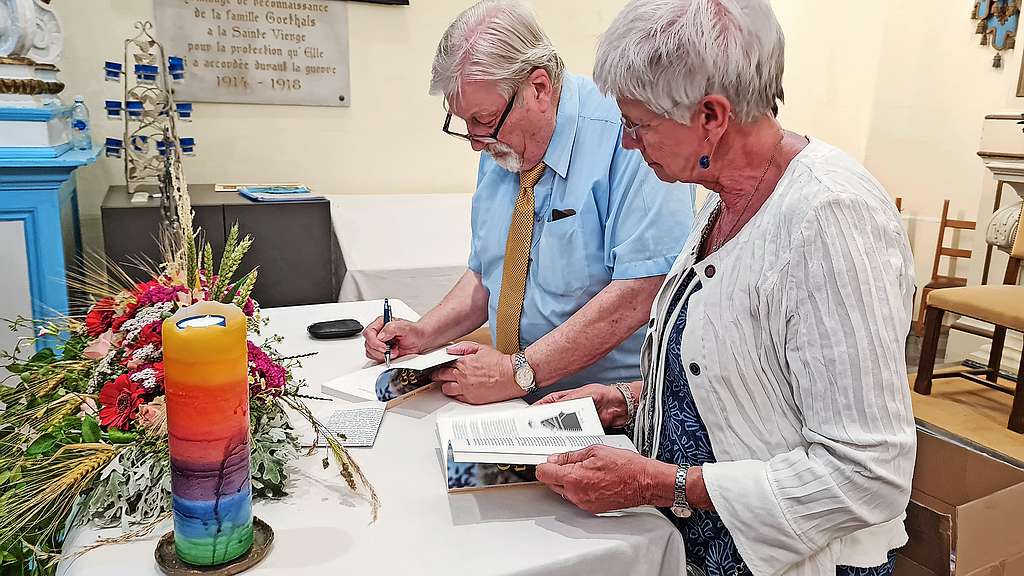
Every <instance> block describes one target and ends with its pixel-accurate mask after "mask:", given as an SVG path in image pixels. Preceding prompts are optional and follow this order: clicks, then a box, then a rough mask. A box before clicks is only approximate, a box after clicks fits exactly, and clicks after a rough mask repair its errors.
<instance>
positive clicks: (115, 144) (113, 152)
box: [104, 138, 124, 158]
mask: <svg viewBox="0 0 1024 576" xmlns="http://www.w3.org/2000/svg"><path fill="white" fill-rule="evenodd" d="M104 150H105V153H106V156H107V157H108V158H120V157H121V152H122V151H123V150H124V142H123V141H121V140H118V139H117V138H107V141H106V144H105V145H104Z"/></svg>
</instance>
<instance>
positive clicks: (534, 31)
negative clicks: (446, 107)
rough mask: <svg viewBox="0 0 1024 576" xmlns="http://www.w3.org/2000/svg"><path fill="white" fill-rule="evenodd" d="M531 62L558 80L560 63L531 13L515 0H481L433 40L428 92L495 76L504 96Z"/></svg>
mask: <svg viewBox="0 0 1024 576" xmlns="http://www.w3.org/2000/svg"><path fill="white" fill-rule="evenodd" d="M535 68H543V69H545V70H547V72H548V76H550V77H551V83H552V84H553V85H554V86H555V87H556V88H558V87H560V86H561V85H562V74H563V71H564V70H565V64H564V63H563V62H562V59H561V58H560V57H559V56H558V52H557V51H556V50H555V46H554V45H553V44H552V43H551V40H549V39H548V37H547V34H545V33H544V30H542V29H541V27H540V24H538V23H537V19H536V18H535V17H534V15H533V13H532V12H530V10H529V8H527V7H526V6H525V5H524V4H523V3H521V2H518V1H516V0H482V1H481V2H478V3H476V4H474V5H473V6H470V7H469V8H467V9H466V10H465V11H463V12H462V13H461V14H459V16H458V17H457V18H455V21H454V22H452V23H451V25H450V26H448V30H446V31H445V33H444V36H442V37H441V41H440V42H439V43H438V45H437V53H436V54H435V56H434V66H433V69H432V75H431V79H430V93H431V94H443V95H444V96H445V98H448V99H451V98H453V97H455V96H456V95H457V94H458V93H459V90H460V88H461V86H462V83H463V82H469V81H494V82H497V84H498V91H499V92H501V94H502V96H504V97H505V98H509V97H511V96H512V94H513V92H515V90H516V88H517V87H518V86H519V84H520V83H521V82H522V81H523V80H525V79H526V77H527V76H529V74H530V72H531V71H532V70H534V69H535Z"/></svg>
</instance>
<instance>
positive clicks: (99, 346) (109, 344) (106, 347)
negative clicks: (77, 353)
mask: <svg viewBox="0 0 1024 576" xmlns="http://www.w3.org/2000/svg"><path fill="white" fill-rule="evenodd" d="M114 340H115V337H114V331H113V330H107V331H106V332H104V333H103V334H100V337H99V338H97V339H95V340H93V341H92V342H91V343H89V345H88V346H86V347H85V350H83V351H82V354H83V355H84V356H85V357H86V358H88V359H90V360H102V359H103V358H104V357H105V356H106V355H107V354H109V353H110V349H111V348H113V347H114Z"/></svg>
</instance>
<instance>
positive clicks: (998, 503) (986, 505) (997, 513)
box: [896, 430, 1024, 576]
mask: <svg viewBox="0 0 1024 576" xmlns="http://www.w3.org/2000/svg"><path fill="white" fill-rule="evenodd" d="M1021 441H1022V442H1024V438H1022V439H1021ZM910 500H911V501H910V505H909V506H908V508H907V521H906V526H907V533H908V534H909V535H910V542H909V543H908V544H907V546H906V547H904V548H903V549H902V550H900V553H899V558H898V559H897V567H896V575H897V576H1024V470H1022V469H1020V468H1017V467H1015V466H1012V465H1010V464H1007V463H1005V462H1001V461H999V460H996V459H995V458H992V457H991V456H988V455H986V454H982V453H981V452H976V451H974V450H971V449H970V448H967V447H965V446H960V445H958V444H954V443H953V442H951V441H949V440H946V439H943V438H939V437H937V436H934V435H932V434H929V433H928V432H925V431H923V430H918V433H917V467H916V469H915V471H914V486H913V492H912V493H911V496H910Z"/></svg>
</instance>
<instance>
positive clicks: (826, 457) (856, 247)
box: [537, 0, 916, 576]
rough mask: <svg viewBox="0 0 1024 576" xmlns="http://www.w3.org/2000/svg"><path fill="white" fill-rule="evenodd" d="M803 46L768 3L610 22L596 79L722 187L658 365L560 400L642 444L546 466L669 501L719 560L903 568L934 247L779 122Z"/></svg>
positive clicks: (632, 119)
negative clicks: (918, 290)
mask: <svg viewBox="0 0 1024 576" xmlns="http://www.w3.org/2000/svg"><path fill="white" fill-rule="evenodd" d="M783 49H784V39H783V34H782V30H781V29H780V27H779V24H778V21H777V20H776V18H775V15H774V13H773V12H772V9H771V7H770V6H769V4H768V2H767V1H766V0H633V1H632V2H630V3H629V4H627V6H626V7H625V8H624V9H623V11H622V13H621V14H620V15H619V16H618V18H617V19H616V20H615V22H614V23H613V24H612V26H611V28H610V29H609V30H608V31H607V32H606V33H605V35H604V37H603V39H602V40H601V43H600V47H599V49H598V55H597V64H596V66H595V72H594V76H595V80H596V82H597V84H598V86H599V87H600V88H601V89H602V90H603V91H605V92H607V93H609V94H611V95H613V96H614V97H615V98H616V99H617V100H618V103H619V107H620V109H621V110H622V115H623V118H624V121H623V126H624V135H623V144H624V145H625V146H627V147H631V148H637V149H639V150H640V151H641V152H642V153H643V156H644V158H645V160H646V161H647V163H648V164H649V165H650V166H651V167H652V168H653V169H654V171H655V172H656V173H657V175H658V176H659V177H660V178H661V179H662V180H665V181H667V182H693V183H698V184H701V185H703V186H704V187H705V188H708V189H709V190H711V191H712V194H711V195H710V197H709V198H708V200H707V202H706V203H705V205H704V207H703V209H702V211H701V213H700V214H699V216H698V217H697V220H696V222H695V226H694V231H693V233H692V234H691V236H690V238H689V240H688V242H687V244H686V246H685V247H684V249H683V252H682V253H681V254H680V255H679V258H678V260H677V261H676V263H675V266H674V267H673V269H672V271H671V272H670V273H669V275H668V276H667V277H666V281H665V283H664V286H663V287H662V289H661V292H660V293H659V295H658V296H657V298H656V299H655V301H654V306H653V311H652V315H651V320H650V323H649V327H648V331H647V337H646V341H645V344H644V347H643V352H642V357H641V371H642V374H643V380H642V381H640V382H633V383H631V384H623V385H618V386H604V385H590V386H586V387H584V388H581V389H578V390H574V391H569V392H559V393H555V394H552V395H551V396H549V397H548V398H546V399H545V400H544V401H548V402H550V401H558V400H564V399H570V398H578V397H583V396H592V397H593V398H594V400H595V402H596V404H597V406H598V409H599V412H600V414H601V418H602V421H603V423H604V424H605V427H606V428H631V429H632V430H633V440H634V443H635V444H636V446H637V448H638V450H639V451H640V454H636V453H633V452H629V451H625V450H616V449H613V448H609V447H604V446H594V447H591V448H588V449H586V450H582V451H579V452H572V453H568V454H560V455H556V456H552V457H551V459H550V460H549V463H548V464H543V465H541V466H539V467H538V470H537V477H538V479H540V480H541V481H543V482H545V483H546V484H548V485H549V486H550V487H551V489H552V490H554V491H556V492H558V493H559V494H561V495H562V496H563V497H564V498H565V499H567V500H569V501H571V502H573V503H574V504H576V505H578V506H580V507H581V508H583V509H585V510H588V511H591V512H601V511H606V510H614V509H620V508H626V507H631V506H636V505H644V504H647V505H654V506H658V507H662V508H667V509H670V512H669V511H666V515H668V517H669V518H670V519H671V520H672V521H673V522H674V523H676V525H677V526H678V528H679V529H680V530H681V531H682V533H683V537H684V541H685V545H686V552H687V562H688V564H689V565H690V567H691V570H692V569H694V568H696V569H699V572H698V573H701V574H709V575H712V574H723V575H729V576H733V575H737V574H738V575H746V574H753V575H755V576H769V575H785V576H811V575H813V576H832V575H837V574H839V575H844V576H853V575H856V576H888V575H889V574H891V572H892V569H893V550H894V549H896V548H898V547H900V546H902V545H903V544H905V543H906V541H907V536H906V533H905V531H904V527H903V519H904V511H905V509H906V505H907V501H908V498H909V495H910V485H911V478H912V475H913V469H914V457H915V445H916V441H915V440H916V436H915V430H914V420H913V415H912V412H911V406H910V397H909V388H908V386H907V379H906V369H905V358H904V348H903V347H904V340H905V338H906V335H907V332H908V330H909V327H910V319H911V307H912V294H913V290H914V277H913V260H912V257H911V254H910V249H909V245H908V242H907V238H906V235H905V233H904V231H903V228H902V227H901V225H900V220H899V215H898V213H897V211H896V209H895V207H894V205H893V203H892V201H891V200H890V198H889V197H888V195H887V193H886V192H885V190H884V189H883V188H882V186H881V184H879V182H878V181H877V180H875V179H874V178H873V177H872V176H871V174H869V173H868V172H867V170H865V169H864V167H863V166H861V165H860V164H858V163H857V161H855V160H854V159H853V158H851V157H849V156H848V155H846V154H844V153H843V152H841V151H840V150H837V149H836V148H833V147H832V146H830V145H828V144H826V143H824V142H822V141H820V140H817V139H813V138H806V137H804V136H802V135H799V134H795V133H793V132H789V131H787V130H785V129H783V128H782V127H781V126H780V125H779V123H778V121H777V120H776V119H775V115H774V114H773V112H772V110H773V107H774V105H775V103H776V101H777V100H781V98H782V71H783ZM691 573H693V572H692V571H691Z"/></svg>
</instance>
